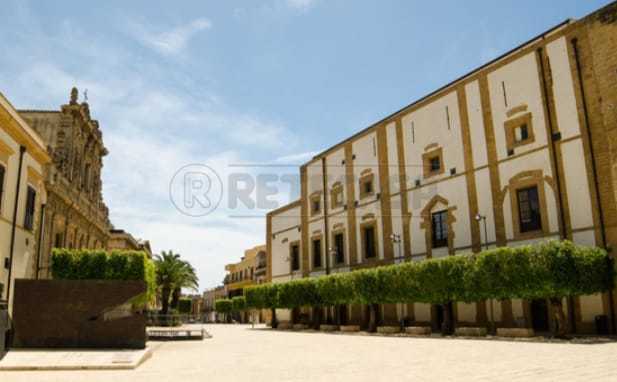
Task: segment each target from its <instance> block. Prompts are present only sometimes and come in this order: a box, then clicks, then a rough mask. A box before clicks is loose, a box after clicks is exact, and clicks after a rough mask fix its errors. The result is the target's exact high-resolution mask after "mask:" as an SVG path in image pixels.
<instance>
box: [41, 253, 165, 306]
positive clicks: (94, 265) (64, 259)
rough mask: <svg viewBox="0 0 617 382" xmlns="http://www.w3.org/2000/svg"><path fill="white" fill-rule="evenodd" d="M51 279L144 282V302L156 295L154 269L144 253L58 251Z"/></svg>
mask: <svg viewBox="0 0 617 382" xmlns="http://www.w3.org/2000/svg"><path fill="white" fill-rule="evenodd" d="M51 275H52V277H53V278H54V279H64V280H141V281H145V282H146V291H147V292H146V296H145V297H144V298H143V299H142V300H143V301H141V302H142V303H147V302H150V301H152V299H153V298H154V297H155V295H156V287H157V286H156V269H155V265H154V262H152V260H150V259H149V258H148V256H147V255H146V253H145V252H142V251H110V252H107V251H105V250H90V249H78V250H77V249H65V248H55V249H54V250H53V251H52V256H51Z"/></svg>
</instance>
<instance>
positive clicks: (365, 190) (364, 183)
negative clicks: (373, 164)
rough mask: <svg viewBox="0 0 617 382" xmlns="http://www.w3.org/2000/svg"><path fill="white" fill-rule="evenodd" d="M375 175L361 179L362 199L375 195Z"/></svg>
mask: <svg viewBox="0 0 617 382" xmlns="http://www.w3.org/2000/svg"><path fill="white" fill-rule="evenodd" d="M374 191H375V188H374V187H373V174H368V175H364V176H362V177H361V178H360V199H364V198H366V197H368V196H371V195H373V193H374Z"/></svg>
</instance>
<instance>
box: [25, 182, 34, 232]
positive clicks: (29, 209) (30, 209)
mask: <svg viewBox="0 0 617 382" xmlns="http://www.w3.org/2000/svg"><path fill="white" fill-rule="evenodd" d="M35 208H36V191H34V189H33V188H32V187H30V186H28V193H27V194H26V216H25V218H24V228H25V229H27V230H28V231H32V228H33V226H34V210H35Z"/></svg>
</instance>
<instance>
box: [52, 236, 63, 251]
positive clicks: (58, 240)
mask: <svg viewBox="0 0 617 382" xmlns="http://www.w3.org/2000/svg"><path fill="white" fill-rule="evenodd" d="M63 241H64V238H63V236H62V234H61V233H57V234H56V239H55V240H54V248H62V246H63V245H64V244H63V243H62V242H63Z"/></svg>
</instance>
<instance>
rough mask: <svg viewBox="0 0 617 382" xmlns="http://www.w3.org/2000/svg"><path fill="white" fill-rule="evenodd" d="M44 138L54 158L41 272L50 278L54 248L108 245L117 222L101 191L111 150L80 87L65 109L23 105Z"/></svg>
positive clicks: (48, 186)
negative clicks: (80, 98)
mask: <svg viewBox="0 0 617 382" xmlns="http://www.w3.org/2000/svg"><path fill="white" fill-rule="evenodd" d="M19 114H20V116H21V117H22V118H23V119H24V120H25V121H26V122H27V123H28V124H29V125H30V126H31V127H32V128H33V129H34V130H35V131H36V132H37V133H38V134H39V135H40V136H41V137H42V139H43V142H44V144H45V146H46V147H47V150H48V151H49V152H50V154H51V157H52V163H51V165H50V166H48V167H47V169H46V171H45V174H44V177H45V179H44V180H45V187H46V189H47V194H48V197H47V205H46V209H45V219H44V223H43V239H42V258H41V261H40V266H39V269H38V270H37V271H36V274H35V277H49V266H50V254H51V250H52V248H55V247H65V248H106V247H107V241H108V240H109V236H110V229H111V224H110V222H109V212H108V209H107V206H106V205H105V203H104V201H103V196H102V193H101V186H102V183H101V169H102V167H103V157H104V156H105V155H107V149H106V148H105V146H104V144H103V135H102V133H101V130H100V128H99V123H98V121H96V120H94V119H92V118H91V116H90V107H89V105H88V103H87V102H85V101H84V102H81V103H79V102H78V93H77V89H75V88H73V89H72V90H71V95H70V100H69V103H67V104H65V105H62V106H61V107H60V109H59V110H20V111H19Z"/></svg>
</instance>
